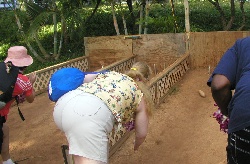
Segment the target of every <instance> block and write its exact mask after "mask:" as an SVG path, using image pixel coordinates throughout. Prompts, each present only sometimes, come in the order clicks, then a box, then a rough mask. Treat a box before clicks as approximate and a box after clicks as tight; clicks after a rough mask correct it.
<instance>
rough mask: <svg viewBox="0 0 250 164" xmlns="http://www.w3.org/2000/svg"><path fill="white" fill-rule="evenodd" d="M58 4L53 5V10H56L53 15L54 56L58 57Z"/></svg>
mask: <svg viewBox="0 0 250 164" xmlns="http://www.w3.org/2000/svg"><path fill="white" fill-rule="evenodd" d="M55 5H56V4H53V9H54V13H53V23H54V53H53V56H54V57H55V59H56V57H57V19H56V12H55V10H56V6H55Z"/></svg>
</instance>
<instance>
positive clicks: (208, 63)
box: [84, 31, 250, 73]
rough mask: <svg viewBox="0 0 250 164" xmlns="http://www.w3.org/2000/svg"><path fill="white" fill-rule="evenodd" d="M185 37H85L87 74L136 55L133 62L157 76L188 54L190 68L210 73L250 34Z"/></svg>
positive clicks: (207, 33) (200, 34)
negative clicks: (137, 62) (236, 43)
mask: <svg viewBox="0 0 250 164" xmlns="http://www.w3.org/2000/svg"><path fill="white" fill-rule="evenodd" d="M189 36H190V37H189V39H188V42H187V40H186V38H185V33H176V34H175V33H165V34H146V35H140V38H139V39H124V35H120V36H101V37H86V38H84V45H85V55H86V56H88V59H89V68H90V71H94V70H97V69H100V68H101V67H102V66H107V65H110V64H111V63H114V62H117V61H119V60H121V59H124V58H127V57H130V56H133V55H137V61H145V62H147V63H148V64H149V65H150V66H151V68H152V70H153V71H154V72H155V73H159V72H161V71H162V70H163V69H164V68H166V67H168V66H169V65H171V64H172V63H174V62H175V61H176V60H177V59H178V58H180V57H181V56H182V55H184V54H185V53H189V54H190V68H194V69H195V68H199V67H204V68H209V67H210V70H211V71H212V70H213V69H214V67H215V66H216V65H217V63H218V62H219V60H220V58H221V57H222V55H223V54H224V53H225V52H226V51H227V49H228V48H229V47H231V46H232V45H233V44H234V42H235V41H236V40H237V39H238V38H243V37H246V36H250V32H248V31H215V32H191V33H190V35H189ZM132 38H133V37H132ZM186 43H188V46H187V47H188V49H187V50H186Z"/></svg>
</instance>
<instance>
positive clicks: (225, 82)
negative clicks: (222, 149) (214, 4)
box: [207, 37, 250, 164]
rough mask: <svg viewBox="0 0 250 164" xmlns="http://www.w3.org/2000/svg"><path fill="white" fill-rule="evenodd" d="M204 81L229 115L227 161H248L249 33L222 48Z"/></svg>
mask: <svg viewBox="0 0 250 164" xmlns="http://www.w3.org/2000/svg"><path fill="white" fill-rule="evenodd" d="M207 84H208V86H210V87H211V92H212V97H213V99H214V101H215V102H216V104H217V105H218V107H219V108H220V110H221V112H222V114H223V115H224V116H227V117H229V123H228V131H227V133H228V146H227V148H226V150H227V163H229V164H247V163H249V161H250V101H249V100H250V37H246V38H242V39H238V40H237V41H236V42H235V43H234V45H233V46H232V47H230V48H229V49H228V50H227V51H226V52H225V54H224V55H223V56H222V58H221V60H220V61H219V63H218V65H217V66H216V68H215V69H214V71H213V73H212V75H211V77H210V78H209V80H208V82H207ZM232 90H235V92H234V94H232Z"/></svg>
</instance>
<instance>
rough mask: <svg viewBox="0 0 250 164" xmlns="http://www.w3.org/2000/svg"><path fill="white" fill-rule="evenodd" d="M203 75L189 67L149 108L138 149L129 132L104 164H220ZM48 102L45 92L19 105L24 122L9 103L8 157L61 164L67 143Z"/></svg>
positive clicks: (221, 140)
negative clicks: (145, 131) (161, 100)
mask: <svg viewBox="0 0 250 164" xmlns="http://www.w3.org/2000/svg"><path fill="white" fill-rule="evenodd" d="M208 77H209V74H208V70H207V69H199V70H198V69H197V70H189V71H188V72H187V73H186V75H185V76H184V77H183V78H182V79H181V80H180V81H179V82H178V83H177V84H176V85H175V86H174V89H173V92H172V93H171V94H170V95H169V96H167V98H166V100H165V102H164V103H163V104H161V105H160V106H159V107H158V108H157V109H156V110H155V111H154V115H153V116H152V118H151V120H150V126H149V132H148V136H147V139H146V141H145V143H144V144H143V145H142V146H141V147H140V149H139V150H138V151H137V152H134V151H133V140H134V135H131V136H130V137H129V139H128V140H127V141H126V142H125V143H124V144H123V145H122V146H121V148H120V149H118V150H117V152H116V153H115V154H114V155H113V156H111V158H110V164H116V163H119V164H128V163H129V164H153V163H154V164H225V163H226V162H225V161H226V153H225V146H226V139H227V135H226V134H225V133H223V132H221V131H220V130H219V125H218V123H217V122H216V120H215V119H214V118H212V114H213V112H214V111H216V110H217V108H216V107H214V106H213V104H214V101H213V99H212V96H211V93H210V88H209V87H207V86H206V81H207V79H208ZM198 90H202V91H204V92H205V94H206V97H205V98H202V97H201V96H200V95H199V94H198ZM53 106H54V104H53V103H52V102H50V101H49V99H48V98H47V93H44V94H41V95H39V96H37V97H36V100H35V102H34V103H32V104H28V103H23V104H21V105H20V108H21V111H22V113H23V114H24V116H25V119H26V120H25V121H22V120H21V118H20V117H19V115H18V111H17V107H16V106H13V107H12V109H11V112H10V115H9V117H8V121H7V123H8V125H9V127H10V152H11V156H12V159H13V160H15V161H19V163H20V164H63V156H62V151H61V145H63V144H67V141H66V138H65V137H64V135H63V134H62V133H61V132H60V131H59V130H58V129H57V127H56V125H55V124H54V122H53V117H52V113H53Z"/></svg>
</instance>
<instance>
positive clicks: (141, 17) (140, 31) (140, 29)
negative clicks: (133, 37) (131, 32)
mask: <svg viewBox="0 0 250 164" xmlns="http://www.w3.org/2000/svg"><path fill="white" fill-rule="evenodd" d="M143 7H144V6H143V3H142V4H141V5H140V23H139V35H141V33H142V24H143Z"/></svg>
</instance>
